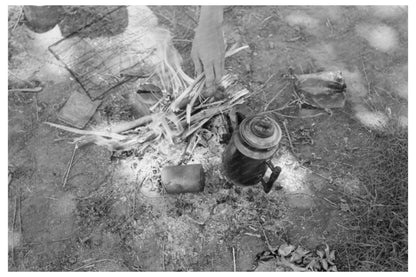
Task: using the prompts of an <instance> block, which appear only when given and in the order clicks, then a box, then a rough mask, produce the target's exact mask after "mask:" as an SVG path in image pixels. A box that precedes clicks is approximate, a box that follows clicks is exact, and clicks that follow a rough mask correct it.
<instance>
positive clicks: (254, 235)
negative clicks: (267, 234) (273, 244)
mask: <svg viewBox="0 0 416 277" xmlns="http://www.w3.org/2000/svg"><path fill="white" fill-rule="evenodd" d="M244 235H247V236H250V237H256V238H261V235H259V234H253V233H248V232H245V233H244Z"/></svg>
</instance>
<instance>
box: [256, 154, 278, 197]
mask: <svg viewBox="0 0 416 277" xmlns="http://www.w3.org/2000/svg"><path fill="white" fill-rule="evenodd" d="M266 164H267V166H268V167H269V168H270V169H271V171H272V174H271V175H270V177H269V180H268V181H267V182H266V181H264V180H263V179H262V180H261V184H262V185H263V189H264V192H265V193H269V192H270V190H271V189H272V187H273V184H274V182H276V180H277V178H279V175H280V172H281V171H282V168H281V167H280V166H274V165H273V164H272V162H271V161H267V162H266ZM276 189H277V190H279V189H282V186H278V187H276Z"/></svg>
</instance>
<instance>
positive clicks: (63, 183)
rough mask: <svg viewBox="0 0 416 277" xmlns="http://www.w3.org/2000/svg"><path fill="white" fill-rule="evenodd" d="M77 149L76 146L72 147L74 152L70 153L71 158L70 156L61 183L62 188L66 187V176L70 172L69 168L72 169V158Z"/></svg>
mask: <svg viewBox="0 0 416 277" xmlns="http://www.w3.org/2000/svg"><path fill="white" fill-rule="evenodd" d="M77 149H78V144H75V146H74V150H73V151H72V156H71V160H70V161H69V163H68V167H67V169H66V172H65V175H64V178H63V181H62V187H63V188H64V187H65V185H66V182H67V181H68V176H69V172H70V171H71V167H72V162H73V161H74V156H75V152H76V151H77Z"/></svg>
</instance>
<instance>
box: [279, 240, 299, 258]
mask: <svg viewBox="0 0 416 277" xmlns="http://www.w3.org/2000/svg"><path fill="white" fill-rule="evenodd" d="M294 249H295V246H293V245H290V244H287V243H284V244H282V245H280V247H279V250H278V252H277V253H278V254H279V256H282V257H286V256H289V255H290V253H292V251H293V250H294Z"/></svg>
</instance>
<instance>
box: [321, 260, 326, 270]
mask: <svg viewBox="0 0 416 277" xmlns="http://www.w3.org/2000/svg"><path fill="white" fill-rule="evenodd" d="M321 264H322V267H323V268H324V270H325V271H328V262H327V261H326V260H325V259H323V260H321Z"/></svg>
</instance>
